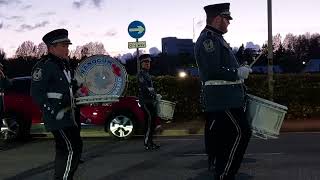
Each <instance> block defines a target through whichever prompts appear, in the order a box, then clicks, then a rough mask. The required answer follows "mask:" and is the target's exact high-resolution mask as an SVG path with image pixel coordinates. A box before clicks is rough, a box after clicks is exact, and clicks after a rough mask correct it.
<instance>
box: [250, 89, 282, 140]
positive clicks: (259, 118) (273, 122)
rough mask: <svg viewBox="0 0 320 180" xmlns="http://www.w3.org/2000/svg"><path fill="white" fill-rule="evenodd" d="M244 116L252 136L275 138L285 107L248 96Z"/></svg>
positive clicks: (278, 131) (277, 134)
mask: <svg viewBox="0 0 320 180" xmlns="http://www.w3.org/2000/svg"><path fill="white" fill-rule="evenodd" d="M246 109H247V111H246V116H247V120H248V121H249V124H251V127H252V132H253V135H255V136H257V137H261V138H263V139H268V138H277V137H278V136H279V133H280V128H281V126H282V123H283V120H284V117H285V114H286V113H287V110H288V108H287V107H286V106H283V105H280V104H277V103H274V102H272V101H269V100H266V99H263V98H260V97H257V96H253V95H250V94H248V100H247V107H246Z"/></svg>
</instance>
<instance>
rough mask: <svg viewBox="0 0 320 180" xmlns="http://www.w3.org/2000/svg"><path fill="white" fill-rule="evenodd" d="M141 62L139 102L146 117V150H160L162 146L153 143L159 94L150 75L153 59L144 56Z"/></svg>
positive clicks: (141, 57) (140, 58)
mask: <svg viewBox="0 0 320 180" xmlns="http://www.w3.org/2000/svg"><path fill="white" fill-rule="evenodd" d="M139 60H140V64H141V70H140V72H139V74H138V81H139V102H140V104H141V106H142V108H143V111H144V115H145V129H144V133H145V134H144V147H145V149H146V150H152V149H158V148H159V147H160V146H159V145H157V144H155V143H154V142H153V134H154V131H155V127H156V125H155V124H156V123H155V121H156V116H157V111H156V110H157V109H156V103H157V100H156V98H157V94H156V91H155V89H154V87H153V83H152V79H151V76H150V74H149V70H150V61H151V57H150V55H149V54H142V55H141V56H140V57H139Z"/></svg>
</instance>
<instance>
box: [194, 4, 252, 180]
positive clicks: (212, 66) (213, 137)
mask: <svg viewBox="0 0 320 180" xmlns="http://www.w3.org/2000/svg"><path fill="white" fill-rule="evenodd" d="M229 6H230V4H229V3H222V4H213V5H209V6H206V7H204V10H205V12H206V15H207V25H206V27H205V28H204V29H203V31H202V32H201V34H200V36H199V38H198V40H197V42H196V44H195V58H196V61H197V64H198V68H199V74H200V79H201V81H202V88H203V89H202V90H203V96H204V107H205V113H206V127H205V139H206V140H205V143H206V150H207V153H208V157H209V158H208V159H209V166H212V165H213V162H215V168H214V171H215V178H216V179H219V180H226V179H228V180H233V179H234V178H235V175H236V173H237V172H238V169H239V167H240V164H241V161H242V159H243V156H244V153H245V151H246V148H247V145H248V142H249V139H250V137H251V130H250V126H249V124H248V122H247V120H246V117H245V97H246V91H245V86H244V80H245V79H247V78H248V76H249V73H250V72H252V70H251V68H250V67H248V66H240V65H239V63H238V61H237V59H236V57H235V56H234V54H233V52H232V50H231V48H230V46H229V45H228V43H227V42H226V41H225V40H224V38H223V34H225V33H226V32H227V27H228V25H229V23H230V20H232V17H231V14H230V11H229Z"/></svg>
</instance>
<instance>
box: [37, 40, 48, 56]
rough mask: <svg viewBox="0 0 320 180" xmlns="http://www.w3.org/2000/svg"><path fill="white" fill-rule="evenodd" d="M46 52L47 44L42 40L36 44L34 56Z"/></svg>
mask: <svg viewBox="0 0 320 180" xmlns="http://www.w3.org/2000/svg"><path fill="white" fill-rule="evenodd" d="M47 52H48V48H47V45H46V44H45V43H44V42H41V43H40V44H39V45H38V46H37V51H36V57H37V58H41V57H42V56H43V55H45V54H47Z"/></svg>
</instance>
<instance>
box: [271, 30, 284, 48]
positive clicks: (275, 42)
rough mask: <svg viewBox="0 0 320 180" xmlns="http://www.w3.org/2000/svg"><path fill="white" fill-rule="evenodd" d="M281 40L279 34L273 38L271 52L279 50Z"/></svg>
mask: <svg viewBox="0 0 320 180" xmlns="http://www.w3.org/2000/svg"><path fill="white" fill-rule="evenodd" d="M281 39H282V37H281V35H280V34H276V35H275V36H273V39H272V42H273V51H277V50H278V49H279V48H280V46H282V43H281Z"/></svg>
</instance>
